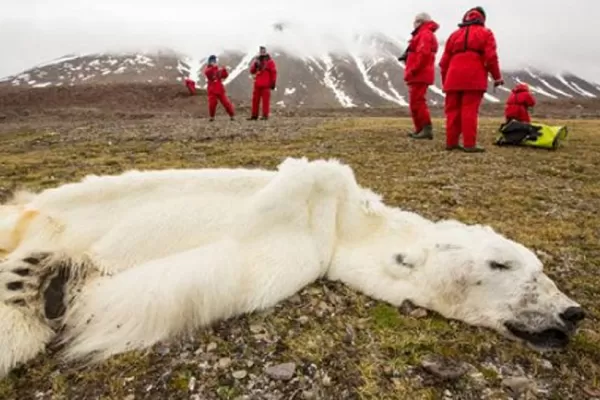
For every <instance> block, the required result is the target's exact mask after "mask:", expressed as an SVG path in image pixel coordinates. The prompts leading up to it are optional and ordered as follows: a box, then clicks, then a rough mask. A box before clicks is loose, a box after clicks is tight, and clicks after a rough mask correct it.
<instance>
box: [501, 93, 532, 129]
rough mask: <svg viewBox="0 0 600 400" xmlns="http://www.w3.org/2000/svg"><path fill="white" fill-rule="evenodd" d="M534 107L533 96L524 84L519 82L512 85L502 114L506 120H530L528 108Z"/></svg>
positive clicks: (528, 121)
mask: <svg viewBox="0 0 600 400" xmlns="http://www.w3.org/2000/svg"><path fill="white" fill-rule="evenodd" d="M530 107H535V98H534V97H533V96H532V95H531V92H530V91H529V88H528V87H527V85H526V84H524V83H520V84H518V85H517V86H515V87H514V89H513V90H512V92H511V94H510V96H508V100H506V107H505V108H504V116H505V117H506V119H507V120H509V119H516V120H517V121H520V122H526V123H530V122H531V117H530V116H529V108H530Z"/></svg>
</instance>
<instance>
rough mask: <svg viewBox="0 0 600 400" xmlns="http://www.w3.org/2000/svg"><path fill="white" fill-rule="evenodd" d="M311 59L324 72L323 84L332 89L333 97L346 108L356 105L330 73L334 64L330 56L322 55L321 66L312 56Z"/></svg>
mask: <svg viewBox="0 0 600 400" xmlns="http://www.w3.org/2000/svg"><path fill="white" fill-rule="evenodd" d="M311 58H312V57H311ZM311 61H313V62H314V63H315V64H316V65H317V66H318V67H319V68H321V70H322V71H323V73H324V76H323V83H325V85H326V86H327V87H328V88H329V89H331V90H332V91H333V94H334V95H335V98H336V99H337V100H338V101H339V102H340V104H341V106H342V107H346V108H349V107H356V105H355V104H354V102H353V100H352V98H351V97H350V96H348V95H347V94H346V93H345V92H344V91H343V90H342V89H341V88H340V86H341V85H340V83H339V82H338V81H337V79H335V78H334V77H333V75H332V72H333V69H334V65H333V60H332V59H331V56H329V55H325V56H322V61H323V64H324V66H321V64H320V63H319V62H317V61H316V60H315V59H314V58H312V60H311Z"/></svg>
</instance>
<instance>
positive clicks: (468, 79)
mask: <svg viewBox="0 0 600 400" xmlns="http://www.w3.org/2000/svg"><path fill="white" fill-rule="evenodd" d="M485 19H486V15H485V11H484V10H483V8H481V7H475V8H472V9H470V10H469V11H467V12H466V13H465V15H464V17H463V21H462V23H460V24H459V25H458V29H457V30H455V31H454V32H453V33H452V34H450V37H449V38H448V40H447V41H446V46H445V49H444V54H443V55H442V58H441V60H440V64H439V65H440V70H441V74H442V85H443V88H444V92H445V93H446V99H445V105H444V111H445V114H446V149H447V150H454V149H459V148H461V147H460V146H459V143H458V142H459V137H460V134H461V133H462V135H463V150H464V151H467V152H482V151H485V149H484V148H483V147H480V146H479V145H478V144H477V123H478V114H479V106H480V105H481V101H482V99H483V95H484V94H485V92H486V90H487V86H488V80H487V77H488V74H490V75H491V76H492V78H493V79H494V87H497V86H500V85H503V84H504V81H503V79H502V75H501V73H500V65H499V62H498V53H497V51H496V38H495V36H494V33H493V32H492V31H491V30H489V29H488V28H486V26H485Z"/></svg>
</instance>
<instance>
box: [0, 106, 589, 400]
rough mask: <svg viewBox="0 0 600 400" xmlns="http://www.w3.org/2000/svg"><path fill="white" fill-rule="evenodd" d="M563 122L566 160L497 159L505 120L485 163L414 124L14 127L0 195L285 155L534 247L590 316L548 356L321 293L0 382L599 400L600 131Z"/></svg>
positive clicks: (129, 391) (79, 390) (6, 134)
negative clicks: (283, 369) (284, 369)
mask: <svg viewBox="0 0 600 400" xmlns="http://www.w3.org/2000/svg"><path fill="white" fill-rule="evenodd" d="M551 122H552V123H557V124H566V125H567V126H568V127H569V131H570V135H569V138H568V140H567V141H566V142H565V144H564V146H563V147H562V148H560V149H559V150H558V151H547V150H540V149H529V148H498V147H495V146H493V145H492V144H491V142H492V141H493V139H494V137H495V130H496V128H497V126H498V125H499V123H500V121H498V120H491V119H483V120H481V121H480V135H479V139H480V143H481V144H482V145H484V146H485V147H486V148H487V150H488V151H487V152H486V153H482V154H465V153H462V152H446V151H445V150H444V138H443V135H442V134H441V132H442V131H443V122H442V121H440V120H436V121H435V131H436V137H435V139H434V140H432V141H412V140H410V139H409V138H408V137H407V136H406V132H408V131H410V128H411V126H410V121H409V120H406V119H386V118H347V119H336V120H333V119H326V118H323V119H318V118H282V119H277V118H274V119H272V120H271V121H268V122H263V121H259V122H246V121H242V122H229V121H225V120H222V121H221V120H217V121H216V122H214V123H213V124H212V125H211V124H209V123H208V122H205V121H204V120H198V119H185V118H163V119H161V118H154V119H149V120H143V121H97V122H88V123H75V122H57V121H49V122H48V123H45V124H42V123H39V122H38V123H28V124H27V125H25V124H2V125H0V190H2V189H4V190H7V189H10V188H12V187H14V186H16V185H18V186H24V187H27V188H30V189H35V190H37V189H42V188H47V187H52V186H55V185H58V184H60V183H63V182H69V181H73V180H76V179H79V178H81V177H83V176H84V175H86V174H90V173H94V174H104V173H118V172H121V171H124V170H127V169H131V168H138V169H148V168H184V167H190V168H200V167H221V166H226V167H233V166H243V167H266V168H272V167H275V166H276V165H277V164H278V163H279V162H281V161H282V159H283V158H284V157H287V156H307V157H309V158H329V157H335V158H338V159H340V160H342V161H344V162H346V163H349V164H350V165H351V166H352V167H353V168H354V170H355V172H356V175H357V179H358V181H359V182H360V183H361V184H362V185H365V186H368V187H370V188H372V189H373V190H375V191H377V192H379V193H381V194H382V195H383V196H384V200H385V202H386V203H389V204H392V205H398V206H401V207H403V208H405V209H408V210H412V211H415V212H418V213H420V214H422V215H424V216H426V217H429V218H433V219H439V218H457V219H460V220H462V221H464V222H472V223H483V224H490V225H492V226H493V227H494V228H495V229H497V230H498V231H500V232H501V233H503V234H505V235H507V236H509V237H510V238H512V239H514V240H517V241H519V242H521V243H523V244H525V245H526V246H528V247H530V248H532V249H534V250H535V251H536V252H537V253H538V255H539V256H540V258H541V259H542V260H543V261H544V262H545V268H546V271H547V273H548V274H549V275H550V276H551V278H553V279H554V280H555V282H556V283H557V284H558V285H559V287H560V288H561V289H563V290H564V291H565V292H566V293H567V294H568V295H570V296H572V297H573V298H575V299H576V300H577V301H579V302H580V303H581V304H582V305H583V306H584V307H585V308H586V309H587V311H588V319H587V320H586V321H585V323H584V324H583V326H582V327H581V330H580V332H579V333H578V334H577V335H576V337H575V338H574V340H573V342H572V344H571V345H570V347H569V348H568V349H566V350H564V351H561V352H555V353H548V354H539V353H536V352H534V351H531V350H528V349H527V348H525V347H523V346H522V345H520V344H518V343H515V342H512V341H509V340H506V339H504V338H502V337H500V336H499V335H497V334H495V333H494V332H491V331H488V330H485V329H478V328H473V327H469V326H467V325H465V324H463V323H460V322H456V321H447V320H445V319H443V318H440V317H438V316H436V315H435V314H433V313H429V314H428V315H424V314H423V313H415V312H413V313H409V312H401V311H400V310H399V309H398V308H395V307H392V306H390V305H387V304H385V303H382V302H378V301H374V300H371V299H369V298H368V297H366V296H363V295H361V294H358V293H356V292H354V291H352V290H350V289H348V288H345V287H343V286H342V285H339V284H333V283H328V282H322V281H320V282H317V283H315V284H314V285H312V286H310V287H309V288H307V289H306V290H304V291H302V292H301V293H300V294H298V295H296V296H294V297H293V298H291V299H289V300H287V301H286V302H284V303H282V304H280V305H278V306H277V307H275V308H273V309H272V310H268V311H266V312H263V313H257V314H253V315H248V316H241V317H238V318H234V319H231V320H229V321H224V322H221V323H218V324H216V325H214V326H213V327H210V328H206V329H199V330H197V331H196V332H194V333H193V334H190V335H186V336H185V337H182V338H178V339H176V340H173V341H171V342H168V343H162V344H159V345H157V346H155V347H154V348H153V349H151V350H150V351H148V352H132V353H127V354H123V355H120V356H117V357H114V358H112V359H110V360H109V361H107V362H105V363H102V364H99V365H94V366H91V367H90V366H81V365H75V364H61V363H60V362H59V361H58V360H56V359H55V358H54V357H52V356H51V355H40V356H39V357H37V358H36V359H35V360H33V361H32V362H30V363H28V364H27V365H24V366H22V367H20V368H18V369H16V370H14V371H13V372H12V373H11V374H10V375H9V376H8V377H7V378H6V379H4V380H1V381H0V398H2V399H19V400H21V399H29V398H38V399H39V398H53V399H60V398H65V399H75V398H77V399H80V398H90V399H91V398H94V399H97V398H102V399H123V398H127V399H141V398H149V399H150V398H151V399H155V398H156V399H166V398H169V399H188V398H195V399H279V398H281V399H283V398H285V399H291V398H294V399H301V398H305V399H310V398H314V399H335V400H337V399H379V400H384V399H438V398H444V397H446V398H455V399H480V398H491V399H503V398H509V397H516V394H515V391H517V392H519V391H521V392H523V394H524V396H525V395H527V396H530V397H529V398H534V397H535V398H549V399H584V398H594V397H596V398H600V381H599V380H600V323H599V321H598V317H597V316H598V311H599V309H600V275H599V273H598V268H599V267H600V244H599V241H598V237H599V236H600V213H599V212H598V210H600V185H599V183H598V182H600V122H599V121H579V120H577V121H575V120H573V121H551ZM0 323H1V322H0ZM1 345H2V346H6V344H4V343H3V344H1ZM0 350H1V349H0ZM430 357H437V358H438V359H439V360H443V361H439V362H440V363H442V364H444V363H446V364H448V365H449V364H452V363H454V364H456V363H462V364H463V365H466V366H467V367H468V368H467V370H466V372H465V373H463V374H458V375H460V376H456V377H453V378H452V379H444V377H443V376H442V375H441V374H435V373H431V372H428V371H426V370H425V369H424V368H423V366H422V363H423V361H424V360H425V359H428V358H430ZM285 362H294V363H295V365H296V371H295V375H294V376H293V377H292V378H291V379H290V380H288V381H278V380H273V379H271V378H269V376H268V375H267V374H266V373H265V367H266V366H267V365H270V364H278V363H285ZM441 367H444V365H442V366H441ZM448 368H450V367H448ZM515 379H516V380H519V379H520V381H519V382H525V383H524V384H522V385H520V386H519V385H516V384H514V381H515ZM511 382H512V384H511ZM527 390H528V391H529V392H528V393H525V392H526V391H527ZM532 396H533V397H532Z"/></svg>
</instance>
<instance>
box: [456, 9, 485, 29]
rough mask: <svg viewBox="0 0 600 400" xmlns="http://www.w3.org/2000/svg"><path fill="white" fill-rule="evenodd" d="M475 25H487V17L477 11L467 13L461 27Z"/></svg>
mask: <svg viewBox="0 0 600 400" xmlns="http://www.w3.org/2000/svg"><path fill="white" fill-rule="evenodd" d="M473 24H481V25H485V17H484V16H483V14H482V13H480V12H479V11H477V10H469V11H467V12H466V13H465V15H464V17H463V22H462V24H459V26H467V25H473Z"/></svg>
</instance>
